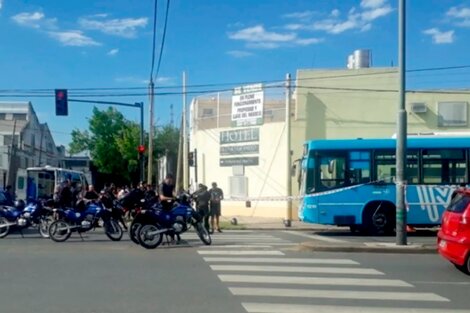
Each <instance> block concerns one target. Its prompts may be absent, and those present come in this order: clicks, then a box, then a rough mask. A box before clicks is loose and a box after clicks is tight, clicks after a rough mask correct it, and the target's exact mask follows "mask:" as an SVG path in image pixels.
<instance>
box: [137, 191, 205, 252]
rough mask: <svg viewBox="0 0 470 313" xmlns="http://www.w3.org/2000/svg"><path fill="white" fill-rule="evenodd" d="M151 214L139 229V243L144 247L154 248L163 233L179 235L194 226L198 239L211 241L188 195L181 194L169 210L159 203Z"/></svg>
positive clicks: (161, 239) (172, 235)
mask: <svg viewBox="0 0 470 313" xmlns="http://www.w3.org/2000/svg"><path fill="white" fill-rule="evenodd" d="M150 212H151V213H150V214H152V216H151V217H149V219H153V222H150V220H149V221H148V223H147V224H144V225H142V227H141V228H140V230H139V236H138V238H139V242H140V245H141V246H142V247H144V248H146V249H155V248H156V247H158V246H159V245H160V244H161V243H162V241H163V235H167V236H171V237H174V236H175V235H176V236H178V237H179V235H180V234H182V233H184V232H186V231H188V230H189V229H191V227H194V229H195V230H196V233H197V234H198V237H199V239H201V241H202V242H203V243H204V244H206V245H210V244H211V243H212V239H211V236H210V234H209V231H208V230H207V229H206V228H205V227H204V224H203V223H202V218H201V216H200V215H199V214H198V213H197V212H196V211H195V210H194V209H193V208H192V207H191V203H190V196H189V195H187V194H183V195H181V196H180V197H179V198H178V199H177V202H176V203H175V205H174V206H173V208H172V209H171V210H165V209H164V208H163V207H162V206H161V205H160V206H158V207H156V209H155V210H152V211H150Z"/></svg>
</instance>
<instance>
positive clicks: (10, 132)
mask: <svg viewBox="0 0 470 313" xmlns="http://www.w3.org/2000/svg"><path fill="white" fill-rule="evenodd" d="M64 152H65V149H64V147H56V145H55V142H54V139H53V138H52V135H51V132H50V130H49V126H48V125H47V124H46V123H40V122H39V120H38V117H37V115H36V112H35V111H34V109H33V106H32V105H31V102H0V184H1V185H0V186H1V187H4V186H5V185H8V184H10V185H12V186H14V187H16V183H17V182H16V176H17V173H18V172H21V171H24V170H25V169H26V168H28V167H32V166H43V165H51V166H60V165H61V160H62V159H63V157H64ZM20 183H21V182H20Z"/></svg>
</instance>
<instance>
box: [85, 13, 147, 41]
mask: <svg viewBox="0 0 470 313" xmlns="http://www.w3.org/2000/svg"><path fill="white" fill-rule="evenodd" d="M106 16H107V15H104V14H100V15H94V16H90V17H82V18H80V19H79V20H78V23H79V24H80V26H81V27H82V28H84V29H91V30H98V31H101V32H103V33H105V34H108V35H114V36H119V37H124V38H133V37H135V36H136V35H137V30H138V29H139V28H144V27H145V26H147V22H148V19H147V18H146V17H141V18H123V19H105V17H106Z"/></svg>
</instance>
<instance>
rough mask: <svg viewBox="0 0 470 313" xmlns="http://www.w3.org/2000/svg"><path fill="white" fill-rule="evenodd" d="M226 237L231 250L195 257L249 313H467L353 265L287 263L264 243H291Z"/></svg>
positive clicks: (306, 260) (204, 251) (341, 261)
mask: <svg viewBox="0 0 470 313" xmlns="http://www.w3.org/2000/svg"><path fill="white" fill-rule="evenodd" d="M224 236H227V237H225V238H223V237H222V236H219V237H216V238H215V240H221V242H227V241H228V242H230V243H229V244H226V245H224V244H223V243H220V241H219V245H218V246H217V245H216V246H207V247H205V246H199V248H198V250H197V253H198V254H199V255H201V256H202V258H203V260H204V261H205V262H206V263H208V266H209V268H210V269H211V270H212V271H214V272H215V274H216V275H217V277H218V278H219V280H220V281H221V282H222V283H224V284H225V285H226V287H227V288H228V290H229V291H230V293H231V294H232V295H233V296H235V297H237V298H239V299H240V302H241V305H242V306H243V308H244V309H245V311H246V312H248V313H281V312H282V313H307V312H308V313H312V312H319V313H330V312H342V313H359V312H361V313H363V312H364V313H372V312H374V313H375V312H384V313H424V312H429V313H437V312H444V311H445V312H449V313H463V312H467V313H468V311H465V310H452V309H444V308H445V307H446V304H448V303H449V302H450V300H449V299H448V298H446V297H443V296H441V295H438V294H436V293H433V292H426V291H421V290H417V288H416V287H415V286H414V285H413V284H411V283H409V282H406V281H403V280H399V279H390V278H388V277H387V275H386V274H385V273H384V272H382V271H379V270H377V269H374V268H368V267H364V266H362V265H361V264H360V263H359V262H357V261H355V260H352V259H345V258H338V259H336V258H311V257H309V256H308V255H305V254H300V255H297V257H291V256H289V255H286V254H289V252H288V250H286V249H283V247H282V246H281V245H271V244H270V243H268V242H272V243H276V244H281V243H282V244H285V245H286V246H285V247H289V244H291V243H290V242H288V241H286V240H284V239H281V238H276V237H275V236H272V235H266V234H259V235H256V234H255V233H244V234H242V233H237V235H234V234H225V235H224ZM233 238H236V240H234V239H233ZM224 240H225V241H224ZM299 256H301V257H299ZM439 306H440V307H441V308H440V309H438V307H439Z"/></svg>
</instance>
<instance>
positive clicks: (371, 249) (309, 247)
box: [299, 242, 438, 254]
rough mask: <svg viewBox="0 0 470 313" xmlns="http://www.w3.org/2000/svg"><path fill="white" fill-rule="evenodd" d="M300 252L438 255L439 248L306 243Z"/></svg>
mask: <svg viewBox="0 0 470 313" xmlns="http://www.w3.org/2000/svg"><path fill="white" fill-rule="evenodd" d="M299 251H319V252H320V251H321V252H359V253H364V252H367V253H400V254H437V253H438V252H437V246H435V245H421V246H406V247H397V246H390V247H383V246H345V245H335V246H333V245H332V246H326V245H324V244H315V243H311V242H304V243H301V244H299Z"/></svg>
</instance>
